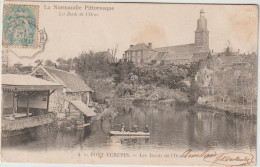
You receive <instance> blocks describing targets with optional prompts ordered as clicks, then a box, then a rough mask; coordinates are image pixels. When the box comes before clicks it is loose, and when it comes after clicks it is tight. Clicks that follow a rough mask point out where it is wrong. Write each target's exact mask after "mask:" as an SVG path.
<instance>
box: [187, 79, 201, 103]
mask: <svg viewBox="0 0 260 167" xmlns="http://www.w3.org/2000/svg"><path fill="white" fill-rule="evenodd" d="M203 94H204V92H203V90H202V89H201V87H200V86H199V85H198V84H197V83H196V81H194V80H192V81H191V85H190V88H189V89H188V100H189V104H190V105H194V104H196V103H197V102H198V99H199V97H201V96H203Z"/></svg>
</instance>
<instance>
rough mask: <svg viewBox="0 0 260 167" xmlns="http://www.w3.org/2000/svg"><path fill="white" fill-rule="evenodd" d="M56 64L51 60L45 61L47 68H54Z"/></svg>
mask: <svg viewBox="0 0 260 167" xmlns="http://www.w3.org/2000/svg"><path fill="white" fill-rule="evenodd" d="M54 65H55V63H53V62H52V61H51V60H49V59H48V60H45V66H54Z"/></svg>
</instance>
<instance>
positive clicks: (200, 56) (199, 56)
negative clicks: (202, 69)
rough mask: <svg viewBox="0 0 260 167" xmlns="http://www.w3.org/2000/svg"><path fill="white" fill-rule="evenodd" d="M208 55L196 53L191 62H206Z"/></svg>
mask: <svg viewBox="0 0 260 167" xmlns="http://www.w3.org/2000/svg"><path fill="white" fill-rule="evenodd" d="M208 55H209V54H208V53H205V52H204V53H196V54H194V55H193V56H192V58H191V62H193V63H194V62H199V61H200V60H204V59H206V58H207V57H208Z"/></svg>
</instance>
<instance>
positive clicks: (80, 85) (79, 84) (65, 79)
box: [43, 67, 94, 92]
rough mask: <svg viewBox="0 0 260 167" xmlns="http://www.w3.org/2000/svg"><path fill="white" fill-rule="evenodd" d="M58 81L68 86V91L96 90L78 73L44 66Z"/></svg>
mask: <svg viewBox="0 0 260 167" xmlns="http://www.w3.org/2000/svg"><path fill="white" fill-rule="evenodd" d="M43 68H44V69H45V70H46V71H47V72H48V73H49V74H50V75H52V77H54V78H55V80H56V81H57V82H59V83H60V84H62V85H63V86H64V87H65V88H67V92H94V91H93V90H92V89H91V88H90V87H89V86H88V85H87V84H86V83H85V82H84V80H83V79H81V78H80V77H79V76H78V75H77V74H74V73H70V72H67V71H63V70H59V69H53V68H49V67H43Z"/></svg>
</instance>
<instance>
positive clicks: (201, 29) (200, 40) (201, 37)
mask: <svg viewBox="0 0 260 167" xmlns="http://www.w3.org/2000/svg"><path fill="white" fill-rule="evenodd" d="M204 13H205V12H204V10H203V9H201V11H200V18H199V19H198V20H197V29H196V31H195V44H196V45H197V46H205V47H207V48H209V31H208V29H207V19H206V18H205V16H204Z"/></svg>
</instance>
